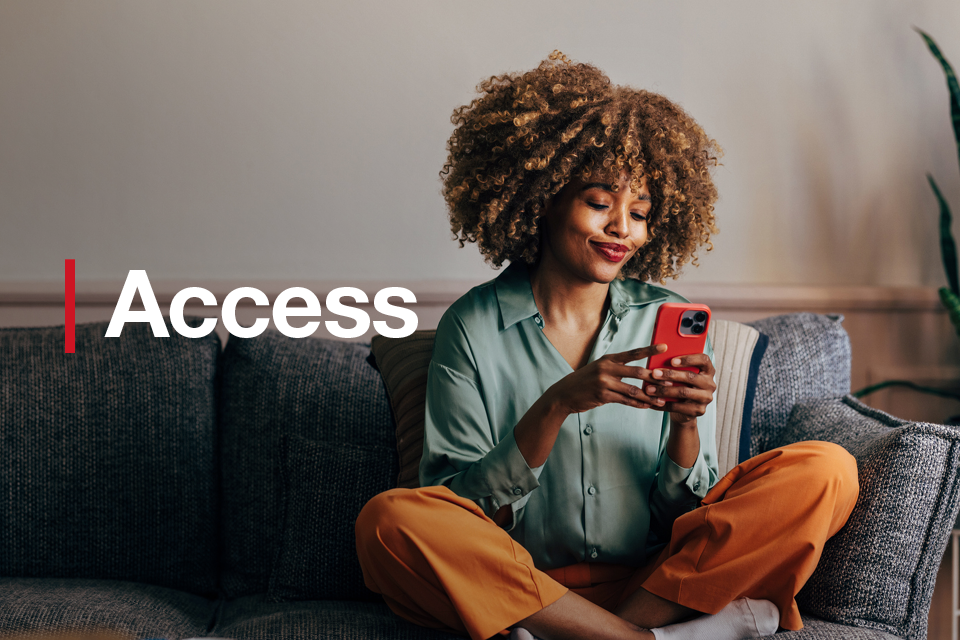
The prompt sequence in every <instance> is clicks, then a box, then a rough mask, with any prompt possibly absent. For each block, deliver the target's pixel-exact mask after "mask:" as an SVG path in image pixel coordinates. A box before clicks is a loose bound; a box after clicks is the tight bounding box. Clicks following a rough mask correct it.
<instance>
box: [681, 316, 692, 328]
mask: <svg viewBox="0 0 960 640" xmlns="http://www.w3.org/2000/svg"><path fill="white" fill-rule="evenodd" d="M692 324H693V320H691V319H690V318H684V319H683V320H681V321H680V326H681V327H683V328H684V329H686V328H687V327H689V326H690V325H692Z"/></svg>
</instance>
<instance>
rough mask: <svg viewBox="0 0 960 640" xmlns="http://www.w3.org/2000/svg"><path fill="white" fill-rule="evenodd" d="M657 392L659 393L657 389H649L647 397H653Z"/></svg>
mask: <svg viewBox="0 0 960 640" xmlns="http://www.w3.org/2000/svg"><path fill="white" fill-rule="evenodd" d="M656 392H657V388H656V387H647V395H648V396H652V395H654V394H655V393H656Z"/></svg>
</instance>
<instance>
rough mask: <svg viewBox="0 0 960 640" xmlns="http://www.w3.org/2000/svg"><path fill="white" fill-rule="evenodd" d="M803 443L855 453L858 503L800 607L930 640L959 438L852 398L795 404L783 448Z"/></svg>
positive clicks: (953, 509) (952, 508)
mask: <svg viewBox="0 0 960 640" xmlns="http://www.w3.org/2000/svg"><path fill="white" fill-rule="evenodd" d="M802 440H825V441H827V442H835V443H837V444H839V445H841V446H843V447H844V448H845V449H846V450H847V451H849V452H850V453H851V454H853V456H854V457H855V458H856V459H857V470H858V475H859V478H860V497H859V499H858V500H857V505H856V507H854V510H853V513H852V514H851V515H850V518H849V519H848V520H847V524H846V525H845V526H844V527H843V528H842V529H841V530H840V531H839V532H838V533H837V534H836V535H835V536H834V537H833V538H831V539H830V540H828V541H827V544H826V546H825V547H824V551H823V556H822V557H821V559H820V563H819V564H818V566H817V570H816V571H815V572H814V574H813V575H812V576H811V577H810V580H809V581H808V582H807V584H806V585H805V586H804V588H803V590H802V591H801V592H800V593H799V595H798V596H797V604H798V605H799V606H800V608H801V609H802V610H804V611H806V612H810V613H812V614H814V615H816V616H819V617H821V618H824V619H826V620H830V621H833V622H839V623H842V624H849V625H855V626H858V627H868V628H871V629H877V630H880V631H885V632H888V633H892V634H894V635H896V636H901V637H905V638H907V637H909V638H922V637H924V636H925V635H926V628H927V615H928V613H929V610H930V600H931V596H932V594H933V586H934V582H935V581H936V576H937V570H938V568H939V566H940V561H941V558H942V557H943V552H944V550H945V549H946V545H947V541H948V539H949V536H950V531H951V529H952V527H953V523H954V521H955V519H956V516H957V510H958V507H960V494H958V478H957V467H958V464H960V431H958V430H956V429H953V428H951V427H945V426H942V425H935V424H926V423H917V422H907V421H905V420H900V419H898V418H895V417H893V416H891V415H888V414H886V413H883V412H882V411H877V410H876V409H872V408H870V407H867V406H866V405H864V404H862V403H861V402H859V401H858V400H856V399H855V398H854V397H853V396H846V397H842V398H833V399H827V400H818V401H810V402H804V403H801V404H799V405H797V406H796V407H795V408H794V410H793V412H792V414H791V415H790V422H789V425H788V426H787V428H786V430H785V431H784V432H783V434H782V440H781V441H780V442H779V443H778V445H785V444H788V443H791V442H798V441H802Z"/></svg>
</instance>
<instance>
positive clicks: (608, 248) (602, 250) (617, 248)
mask: <svg viewBox="0 0 960 640" xmlns="http://www.w3.org/2000/svg"><path fill="white" fill-rule="evenodd" d="M590 244H591V245H592V246H593V248H594V249H596V250H597V253H599V254H600V255H602V256H603V257H604V258H606V259H607V260H609V261H610V262H620V261H621V260H623V258H624V256H626V255H627V252H628V251H629V249H628V248H627V247H626V246H624V245H622V244H617V243H615V242H591V243H590Z"/></svg>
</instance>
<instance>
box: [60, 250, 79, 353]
mask: <svg viewBox="0 0 960 640" xmlns="http://www.w3.org/2000/svg"><path fill="white" fill-rule="evenodd" d="M63 262H64V265H63V271H64V273H63V289H64V295H63V324H64V342H63V352H64V353H73V352H74V348H75V340H76V335H75V334H76V320H77V319H76V311H77V310H76V305H77V265H76V263H77V261H76V260H64V261H63Z"/></svg>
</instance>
